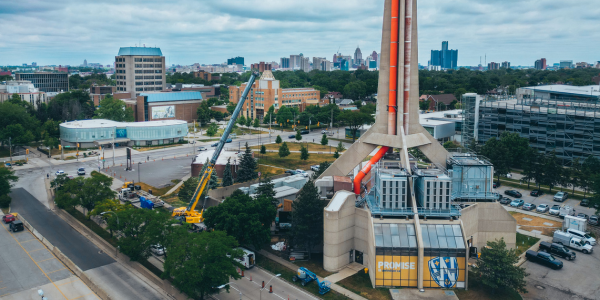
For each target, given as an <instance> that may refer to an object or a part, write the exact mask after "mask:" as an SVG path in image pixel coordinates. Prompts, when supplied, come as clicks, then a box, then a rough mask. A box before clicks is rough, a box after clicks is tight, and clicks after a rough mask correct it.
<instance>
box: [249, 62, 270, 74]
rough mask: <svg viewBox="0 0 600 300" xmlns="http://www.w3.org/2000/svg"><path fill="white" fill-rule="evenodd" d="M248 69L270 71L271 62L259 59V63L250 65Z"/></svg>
mask: <svg viewBox="0 0 600 300" xmlns="http://www.w3.org/2000/svg"><path fill="white" fill-rule="evenodd" d="M250 69H252V70H256V71H258V72H260V73H262V72H264V71H266V70H269V71H270V70H271V69H272V66H271V64H266V63H265V62H264V61H261V62H260V63H257V64H252V65H250Z"/></svg>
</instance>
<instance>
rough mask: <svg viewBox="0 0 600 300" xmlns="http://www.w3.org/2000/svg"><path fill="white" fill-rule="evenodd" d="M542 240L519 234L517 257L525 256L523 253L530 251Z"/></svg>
mask: <svg viewBox="0 0 600 300" xmlns="http://www.w3.org/2000/svg"><path fill="white" fill-rule="evenodd" d="M539 240H540V239H538V238H536V237H532V236H528V235H524V234H520V233H518V232H517V255H521V254H523V252H525V251H527V250H529V248H531V246H533V245H535V243H537V242H538V241H539Z"/></svg>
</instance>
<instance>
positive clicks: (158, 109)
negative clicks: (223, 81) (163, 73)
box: [123, 92, 202, 123]
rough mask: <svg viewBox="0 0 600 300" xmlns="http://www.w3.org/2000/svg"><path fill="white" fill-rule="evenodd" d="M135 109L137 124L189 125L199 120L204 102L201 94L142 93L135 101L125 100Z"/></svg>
mask: <svg viewBox="0 0 600 300" xmlns="http://www.w3.org/2000/svg"><path fill="white" fill-rule="evenodd" d="M123 100H124V101H125V104H126V105H127V106H128V107H131V108H132V109H133V114H134V117H135V121H136V122H144V121H161V120H183V121H186V122H188V123H190V122H193V121H194V120H196V119H197V118H198V114H197V110H198V106H200V103H201V102H202V94H201V93H200V92H153V93H141V94H140V95H139V96H137V98H135V99H123Z"/></svg>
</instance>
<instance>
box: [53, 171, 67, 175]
mask: <svg viewBox="0 0 600 300" xmlns="http://www.w3.org/2000/svg"><path fill="white" fill-rule="evenodd" d="M54 175H56V176H58V175H65V171H63V170H58V171H56V173H54Z"/></svg>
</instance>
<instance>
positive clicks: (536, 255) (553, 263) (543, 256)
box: [525, 250, 563, 270]
mask: <svg viewBox="0 0 600 300" xmlns="http://www.w3.org/2000/svg"><path fill="white" fill-rule="evenodd" d="M525 257H526V258H527V260H529V261H532V262H536V263H538V264H541V265H544V266H547V267H550V268H552V269H554V270H558V269H562V267H563V262H562V261H560V260H558V259H556V258H554V256H552V255H551V254H549V253H546V252H535V251H533V250H527V252H526V253H525Z"/></svg>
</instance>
